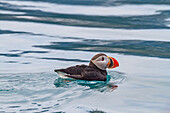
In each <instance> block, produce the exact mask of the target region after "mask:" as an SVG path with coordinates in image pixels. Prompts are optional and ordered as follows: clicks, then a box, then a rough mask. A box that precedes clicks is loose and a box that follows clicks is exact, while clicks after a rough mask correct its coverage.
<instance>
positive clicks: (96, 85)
mask: <svg viewBox="0 0 170 113" xmlns="http://www.w3.org/2000/svg"><path fill="white" fill-rule="evenodd" d="M54 85H55V86H56V88H58V87H64V88H70V87H73V86H76V85H80V86H85V87H86V89H85V90H96V91H100V92H112V91H114V90H116V89H117V88H118V86H117V85H116V84H115V83H114V82H113V83H110V82H109V83H108V82H107V81H106V82H104V81H85V80H75V79H62V78H58V79H56V80H55V81H54Z"/></svg>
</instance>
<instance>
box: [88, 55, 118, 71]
mask: <svg viewBox="0 0 170 113" xmlns="http://www.w3.org/2000/svg"><path fill="white" fill-rule="evenodd" d="M92 65H95V66H97V67H98V68H99V69H101V70H106V68H109V69H112V68H115V67H118V66H119V63H118V61H117V60H116V59H115V58H113V57H109V56H107V55H106V54H103V53H99V54H96V55H95V56H94V57H93V58H92V59H91V60H90V63H89V66H92Z"/></svg>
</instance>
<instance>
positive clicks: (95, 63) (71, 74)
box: [54, 53, 119, 81]
mask: <svg viewBox="0 0 170 113" xmlns="http://www.w3.org/2000/svg"><path fill="white" fill-rule="evenodd" d="M118 66H119V63H118V61H117V60H116V59H115V58H113V57H109V56H107V55H106V54H104V53H99V54H96V55H95V56H93V57H92V59H91V60H90V63H89V65H84V64H82V65H76V66H71V67H68V68H66V69H55V70H54V71H55V72H57V74H58V75H59V76H60V77H61V78H72V79H78V80H87V81H106V80H107V76H106V75H107V71H106V69H107V68H108V69H112V68H116V67H118Z"/></svg>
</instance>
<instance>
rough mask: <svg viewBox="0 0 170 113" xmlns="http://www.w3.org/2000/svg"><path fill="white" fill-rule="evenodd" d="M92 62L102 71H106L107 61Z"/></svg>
mask: <svg viewBox="0 0 170 113" xmlns="http://www.w3.org/2000/svg"><path fill="white" fill-rule="evenodd" d="M92 62H93V63H94V64H95V65H96V66H97V67H98V68H99V69H102V70H106V68H107V63H108V62H109V60H108V59H106V60H104V61H97V60H92Z"/></svg>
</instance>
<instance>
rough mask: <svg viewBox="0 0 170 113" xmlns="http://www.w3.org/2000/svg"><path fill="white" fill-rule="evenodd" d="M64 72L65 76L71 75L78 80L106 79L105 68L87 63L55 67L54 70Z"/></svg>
mask: <svg viewBox="0 0 170 113" xmlns="http://www.w3.org/2000/svg"><path fill="white" fill-rule="evenodd" d="M58 71H60V72H64V73H66V75H65V76H67V77H71V78H74V79H80V80H89V81H92V80H98V81H106V75H107V72H106V70H101V69H99V68H97V67H96V66H95V65H93V66H87V65H76V66H72V67H68V68H66V69H56V70H55V72H58Z"/></svg>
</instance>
